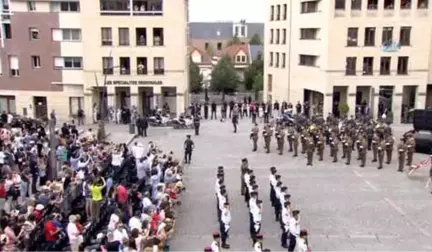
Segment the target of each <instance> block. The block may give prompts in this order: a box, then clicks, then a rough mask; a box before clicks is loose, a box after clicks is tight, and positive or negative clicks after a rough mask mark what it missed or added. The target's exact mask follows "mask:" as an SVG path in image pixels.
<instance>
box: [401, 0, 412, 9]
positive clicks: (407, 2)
mask: <svg viewBox="0 0 432 252" xmlns="http://www.w3.org/2000/svg"><path fill="white" fill-rule="evenodd" d="M400 8H401V9H405V10H408V9H411V0H401V2H400Z"/></svg>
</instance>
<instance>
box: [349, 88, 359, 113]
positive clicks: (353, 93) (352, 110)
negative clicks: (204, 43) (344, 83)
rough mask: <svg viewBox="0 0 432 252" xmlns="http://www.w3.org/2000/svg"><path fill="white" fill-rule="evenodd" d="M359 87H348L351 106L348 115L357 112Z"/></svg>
mask: <svg viewBox="0 0 432 252" xmlns="http://www.w3.org/2000/svg"><path fill="white" fill-rule="evenodd" d="M356 92H357V87H355V86H348V88H347V105H348V107H349V112H348V116H352V115H354V114H355V106H356Z"/></svg>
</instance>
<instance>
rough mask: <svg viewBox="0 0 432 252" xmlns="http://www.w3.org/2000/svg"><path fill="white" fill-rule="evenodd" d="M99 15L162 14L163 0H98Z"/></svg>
mask: <svg viewBox="0 0 432 252" xmlns="http://www.w3.org/2000/svg"><path fill="white" fill-rule="evenodd" d="M99 1H100V13H101V15H111V16H132V15H134V16H162V14H163V0H99Z"/></svg>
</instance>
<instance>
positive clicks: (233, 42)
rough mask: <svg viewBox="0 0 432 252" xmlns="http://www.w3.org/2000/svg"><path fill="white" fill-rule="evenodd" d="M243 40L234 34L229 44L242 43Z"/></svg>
mask: <svg viewBox="0 0 432 252" xmlns="http://www.w3.org/2000/svg"><path fill="white" fill-rule="evenodd" d="M241 43H242V42H241V40H240V39H239V38H238V37H237V36H234V37H233V38H232V39H231V40H230V41H229V42H228V44H227V45H228V46H231V45H240V44H241Z"/></svg>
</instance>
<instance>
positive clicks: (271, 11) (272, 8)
mask: <svg viewBox="0 0 432 252" xmlns="http://www.w3.org/2000/svg"><path fill="white" fill-rule="evenodd" d="M273 20H274V6H273V5H272V6H270V21H273Z"/></svg>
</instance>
